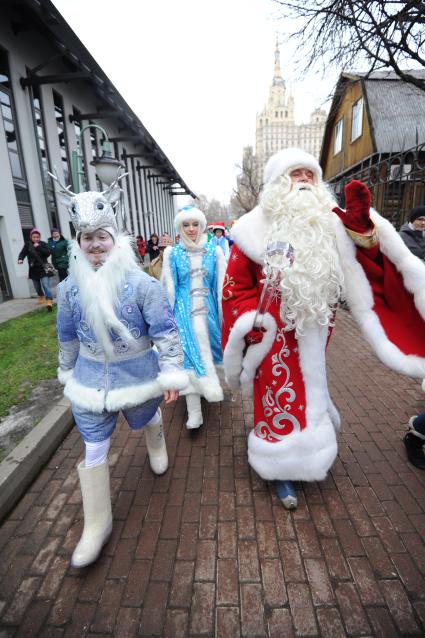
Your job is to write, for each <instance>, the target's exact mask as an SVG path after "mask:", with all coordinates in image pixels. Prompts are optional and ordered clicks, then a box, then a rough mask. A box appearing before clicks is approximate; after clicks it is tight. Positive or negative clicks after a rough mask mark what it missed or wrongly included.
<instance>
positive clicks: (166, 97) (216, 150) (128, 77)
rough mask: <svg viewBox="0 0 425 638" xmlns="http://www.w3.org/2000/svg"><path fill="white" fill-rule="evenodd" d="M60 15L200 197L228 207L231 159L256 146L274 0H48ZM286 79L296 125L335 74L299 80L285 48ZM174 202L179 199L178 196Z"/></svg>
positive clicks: (269, 64) (270, 59)
mask: <svg viewBox="0 0 425 638" xmlns="http://www.w3.org/2000/svg"><path fill="white" fill-rule="evenodd" d="M53 2H54V4H55V6H56V7H57V8H58V10H59V11H60V12H61V14H62V15H63V17H64V18H65V20H66V21H67V22H68V23H69V24H70V26H71V27H72V29H73V30H74V31H75V33H76V34H77V35H78V37H79V38H80V39H81V41H82V42H83V44H84V45H85V46H86V48H87V49H88V50H89V51H90V53H91V54H92V55H93V57H94V58H95V59H96V61H97V62H98V64H99V65H100V66H101V67H102V68H103V70H104V71H105V72H106V74H107V75H108V76H109V78H110V79H111V81H112V82H113V84H114V85H115V86H116V88H117V89H118V90H119V91H120V93H121V94H122V96H123V98H124V99H125V100H126V101H127V103H128V104H129V105H130V106H131V108H132V109H133V111H134V112H135V113H136V114H137V115H138V117H139V118H140V120H141V121H142V122H143V124H144V125H145V126H146V128H147V129H148V130H149V132H150V133H151V135H152V136H153V137H154V138H155V140H156V141H157V142H158V144H159V145H160V146H161V148H162V149H163V151H164V152H165V154H166V155H167V156H168V158H169V159H170V160H171V162H172V163H173V164H174V166H175V168H176V169H177V171H178V172H179V173H180V175H181V176H182V177H183V179H184V180H185V182H186V183H187V184H188V186H189V187H190V188H191V189H192V190H193V191H194V192H196V193H198V194H200V193H203V194H205V195H206V196H207V197H208V198H212V197H215V198H217V199H219V200H221V201H223V203H227V201H228V200H229V198H230V195H231V192H232V189H233V187H234V185H235V175H236V173H237V170H236V169H235V164H237V163H239V162H240V161H241V157H242V149H243V147H244V146H246V145H247V144H252V145H254V142H255V116H256V113H257V112H258V111H260V110H261V109H262V108H263V106H264V104H265V102H266V100H267V96H268V90H269V87H270V84H271V81H272V78H273V68H274V49H275V40H276V33H277V32H279V31H280V30H281V29H282V22H281V20H279V19H278V14H277V7H276V5H275V4H274V3H273V2H271V0H119V1H117V0H53ZM280 50H281V56H280V57H281V69H282V75H283V77H284V79H285V81H286V82H287V87H288V86H289V85H290V86H291V87H292V90H293V94H294V97H295V109H296V118H297V121H298V123H300V122H301V121H308V115H309V113H310V112H311V111H312V110H313V109H314V108H316V107H317V106H322V105H323V101H324V99H325V97H326V95H328V93H329V92H330V90H331V89H332V85H333V83H334V81H335V78H334V77H332V78H327V80H326V81H323V80H322V79H321V78H320V77H318V76H317V75H315V76H312V77H310V78H309V79H308V81H303V82H302V83H298V82H295V79H296V78H295V76H294V73H293V64H292V62H291V59H292V52H291V48H290V46H289V45H288V44H282V45H281V47H280ZM179 199H180V198H179Z"/></svg>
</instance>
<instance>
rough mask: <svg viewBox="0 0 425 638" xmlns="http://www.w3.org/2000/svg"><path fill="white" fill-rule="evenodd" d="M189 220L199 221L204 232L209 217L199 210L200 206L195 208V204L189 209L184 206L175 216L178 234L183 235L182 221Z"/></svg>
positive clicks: (175, 226)
mask: <svg viewBox="0 0 425 638" xmlns="http://www.w3.org/2000/svg"><path fill="white" fill-rule="evenodd" d="M189 220H195V221H198V222H199V225H200V226H201V230H202V232H204V230H205V228H206V227H207V218H206V217H205V215H204V213H203V212H202V211H201V210H199V208H195V207H194V206H193V207H192V208H187V209H185V208H183V209H182V210H180V211H179V212H178V213H177V215H176V216H175V217H174V228H175V229H176V233H177V234H178V235H181V230H180V227H181V225H182V223H183V222H184V221H189Z"/></svg>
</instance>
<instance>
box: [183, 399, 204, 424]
mask: <svg viewBox="0 0 425 638" xmlns="http://www.w3.org/2000/svg"><path fill="white" fill-rule="evenodd" d="M186 406H187V415H188V419H187V423H186V427H187V429H188V430H194V429H196V428H200V427H201V425H202V423H203V419H202V408H201V395H200V394H187V395H186Z"/></svg>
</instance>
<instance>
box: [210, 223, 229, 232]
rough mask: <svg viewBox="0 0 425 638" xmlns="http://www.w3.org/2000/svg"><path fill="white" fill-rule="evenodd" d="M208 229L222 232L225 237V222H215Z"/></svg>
mask: <svg viewBox="0 0 425 638" xmlns="http://www.w3.org/2000/svg"><path fill="white" fill-rule="evenodd" d="M208 228H209V229H210V230H212V231H213V232H214V231H215V230H222V231H223V235H225V234H226V227H225V225H224V222H213V223H212V224H209V225H208Z"/></svg>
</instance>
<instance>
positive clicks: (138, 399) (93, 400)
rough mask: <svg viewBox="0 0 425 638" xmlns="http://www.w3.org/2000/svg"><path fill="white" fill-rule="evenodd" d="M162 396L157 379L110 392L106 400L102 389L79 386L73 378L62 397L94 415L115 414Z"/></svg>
mask: <svg viewBox="0 0 425 638" xmlns="http://www.w3.org/2000/svg"><path fill="white" fill-rule="evenodd" d="M162 394H163V389H162V388H161V386H160V384H159V383H158V380H157V379H155V380H154V381H148V382H147V383H141V384H140V385H134V386H129V387H126V388H118V389H116V390H111V391H110V392H108V394H107V396H106V398H105V391H104V390H103V389H102V390H96V388H89V387H87V386H84V385H81V383H79V382H78V381H76V380H75V379H74V378H71V379H70V380H69V381H68V382H67V384H66V385H65V389H64V395H65V396H66V397H68V399H69V400H70V401H71V403H74V404H75V405H77V406H78V407H79V408H82V409H83V410H90V411H91V412H96V413H99V412H103V410H108V412H116V411H117V410H123V409H125V408H131V407H134V406H136V405H141V404H142V403H145V401H148V400H149V399H153V398H155V397H160V396H161V395H162Z"/></svg>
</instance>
